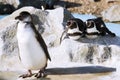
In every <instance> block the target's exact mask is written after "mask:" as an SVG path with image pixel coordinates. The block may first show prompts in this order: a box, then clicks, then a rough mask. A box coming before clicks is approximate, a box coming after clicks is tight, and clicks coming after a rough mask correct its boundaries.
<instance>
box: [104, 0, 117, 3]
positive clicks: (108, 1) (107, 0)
mask: <svg viewBox="0 0 120 80" xmlns="http://www.w3.org/2000/svg"><path fill="white" fill-rule="evenodd" d="M118 1H119V0H106V2H107V3H114V2H118Z"/></svg>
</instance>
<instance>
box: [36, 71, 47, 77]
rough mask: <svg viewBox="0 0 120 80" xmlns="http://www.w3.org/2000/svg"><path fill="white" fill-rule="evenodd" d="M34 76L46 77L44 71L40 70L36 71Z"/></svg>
mask: <svg viewBox="0 0 120 80" xmlns="http://www.w3.org/2000/svg"><path fill="white" fill-rule="evenodd" d="M35 77H36V78H41V77H46V75H45V72H44V71H43V70H40V71H39V72H38V73H36V74H35Z"/></svg>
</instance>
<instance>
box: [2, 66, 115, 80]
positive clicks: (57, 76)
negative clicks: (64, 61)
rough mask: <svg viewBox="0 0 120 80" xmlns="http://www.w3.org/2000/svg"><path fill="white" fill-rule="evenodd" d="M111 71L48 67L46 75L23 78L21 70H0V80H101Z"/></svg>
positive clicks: (93, 67)
mask: <svg viewBox="0 0 120 80" xmlns="http://www.w3.org/2000/svg"><path fill="white" fill-rule="evenodd" d="M113 71H116V69H115V68H110V67H101V66H88V67H74V68H50V69H46V71H45V73H46V74H47V77H45V78H40V79H36V78H35V77H34V76H32V77H30V78H26V79H23V78H19V76H20V75H21V74H23V72H13V71H3V72H0V80H101V79H100V78H102V77H105V76H109V75H110V74H112V73H113Z"/></svg>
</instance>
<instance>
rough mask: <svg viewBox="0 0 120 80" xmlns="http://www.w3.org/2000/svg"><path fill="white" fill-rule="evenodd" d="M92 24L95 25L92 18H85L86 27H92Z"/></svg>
mask: <svg viewBox="0 0 120 80" xmlns="http://www.w3.org/2000/svg"><path fill="white" fill-rule="evenodd" d="M94 25H95V22H94V21H93V20H87V21H86V26H87V28H93V27H94Z"/></svg>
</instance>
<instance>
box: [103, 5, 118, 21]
mask: <svg viewBox="0 0 120 80" xmlns="http://www.w3.org/2000/svg"><path fill="white" fill-rule="evenodd" d="M102 17H103V18H104V19H106V20H108V21H110V22H119V21H120V5H113V6H111V7H110V8H108V9H106V10H105V11H103V12H102Z"/></svg>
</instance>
